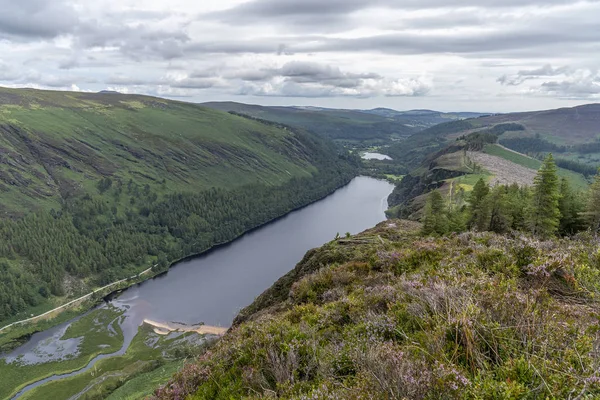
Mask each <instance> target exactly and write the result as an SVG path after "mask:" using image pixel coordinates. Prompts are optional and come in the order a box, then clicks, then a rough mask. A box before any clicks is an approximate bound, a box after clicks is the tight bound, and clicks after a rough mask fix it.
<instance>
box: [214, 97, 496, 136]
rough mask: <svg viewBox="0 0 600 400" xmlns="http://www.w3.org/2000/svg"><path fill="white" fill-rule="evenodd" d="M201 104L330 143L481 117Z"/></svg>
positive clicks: (407, 132) (401, 133)
mask: <svg viewBox="0 0 600 400" xmlns="http://www.w3.org/2000/svg"><path fill="white" fill-rule="evenodd" d="M203 105H204V106H206V107H210V108H214V109H218V110H222V111H233V112H237V113H243V114H248V115H251V116H254V117H258V118H263V119H266V120H270V121H276V122H279V123H283V124H288V125H292V126H300V127H303V128H305V129H308V130H311V131H313V132H315V133H317V134H319V135H322V136H324V137H327V138H330V139H333V140H338V141H360V142H365V141H373V142H377V141H389V140H390V139H404V138H406V137H407V136H410V135H412V134H415V133H418V132H420V131H422V130H424V129H427V128H430V127H432V126H435V125H437V124H440V123H444V122H448V121H455V120H461V119H465V118H476V117H479V116H481V115H485V114H480V113H468V112H467V113H443V112H439V111H431V110H412V111H396V110H392V109H388V108H375V109H373V110H350V109H335V108H325V107H312V106H292V107H266V106H259V105H250V104H242V103H233V102H222V103H219V102H216V103H204V104H203Z"/></svg>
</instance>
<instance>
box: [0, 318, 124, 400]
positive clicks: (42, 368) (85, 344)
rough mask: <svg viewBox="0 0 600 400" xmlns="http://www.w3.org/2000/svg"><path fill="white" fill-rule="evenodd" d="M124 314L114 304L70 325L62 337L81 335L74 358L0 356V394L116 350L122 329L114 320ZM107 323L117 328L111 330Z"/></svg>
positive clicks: (2, 394)
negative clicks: (36, 360) (37, 359)
mask: <svg viewBox="0 0 600 400" xmlns="http://www.w3.org/2000/svg"><path fill="white" fill-rule="evenodd" d="M122 314H123V311H122V310H118V309H115V308H107V309H98V310H94V311H92V312H90V313H89V314H87V315H85V316H84V317H82V318H81V319H79V320H78V321H77V322H75V323H74V324H73V325H72V326H70V327H69V328H68V329H67V331H66V332H65V335H64V336H63V337H62V338H61V339H63V340H66V339H69V338H77V337H83V340H82V342H81V345H80V347H79V349H78V353H77V355H76V356H75V357H74V358H69V359H66V360H63V361H53V362H47V363H39V364H24V363H20V362H19V361H16V362H13V363H10V364H7V363H6V361H5V360H0V376H2V379H1V380H0V398H6V397H10V396H11V395H14V394H15V393H16V392H18V391H19V390H20V389H22V388H23V387H25V386H27V385H29V384H31V383H34V382H37V381H39V380H42V379H44V378H47V377H49V376H52V375H56V374H66V373H70V372H73V371H76V370H78V369H81V368H83V367H85V366H86V365H87V364H88V363H89V362H90V361H91V360H92V359H93V358H94V357H96V356H98V355H100V354H110V353H114V352H116V351H117V350H119V349H120V348H121V346H122V344H123V333H122V331H121V328H120V327H119V326H118V324H116V323H114V321H115V320H117V319H118V318H120V316H121V315H122ZM108 325H111V326H112V328H113V329H114V330H115V331H116V332H117V334H116V335H114V334H113V333H111V331H110V330H109V329H108Z"/></svg>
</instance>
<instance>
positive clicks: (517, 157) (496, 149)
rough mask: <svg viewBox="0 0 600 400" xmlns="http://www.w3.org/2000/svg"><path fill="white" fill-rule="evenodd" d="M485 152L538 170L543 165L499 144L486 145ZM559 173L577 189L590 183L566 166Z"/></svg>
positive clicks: (583, 187)
mask: <svg viewBox="0 0 600 400" xmlns="http://www.w3.org/2000/svg"><path fill="white" fill-rule="evenodd" d="M484 152H485V153H487V154H491V155H493V156H498V157H501V158H504V159H505V160H508V161H511V162H514V163H515V164H518V165H522V166H524V167H527V168H530V169H535V170H538V169H539V168H540V167H541V166H542V161H540V160H536V159H534V158H531V157H527V156H525V155H523V154H519V153H516V152H514V151H510V150H506V149H503V148H502V147H500V146H497V145H488V146H485V148H484ZM558 175H559V176H560V177H561V178H566V179H568V181H569V183H571V185H573V187H574V188H575V189H577V190H581V189H585V188H587V186H588V185H589V182H588V181H587V180H586V179H585V178H584V177H583V176H582V175H581V174H579V173H577V172H574V171H569V170H566V169H564V168H559V169H558Z"/></svg>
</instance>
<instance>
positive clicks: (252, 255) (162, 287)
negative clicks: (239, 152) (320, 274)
mask: <svg viewBox="0 0 600 400" xmlns="http://www.w3.org/2000/svg"><path fill="white" fill-rule="evenodd" d="M392 189H393V186H392V185H391V184H389V183H387V182H385V181H380V180H376V179H372V178H366V177H359V178H356V179H354V180H353V181H352V182H351V183H350V184H349V185H348V186H346V187H344V188H342V189H339V190H338V191H336V192H335V193H334V194H332V195H331V196H329V197H327V198H325V199H323V200H321V201H319V202H317V203H314V204H312V205H310V206H308V207H305V208H303V209H301V210H298V211H295V212H293V213H291V214H288V215H287V216H286V217H284V218H282V219H279V220H277V221H275V222H274V223H271V224H269V225H266V226H264V227H263V228H260V229H258V230H255V231H253V232H251V233H249V234H247V235H245V236H243V237H241V238H240V239H238V240H236V241H234V242H232V243H231V244H229V245H227V246H224V247H221V248H219V249H218V250H216V251H213V252H210V253H208V254H207V255H205V256H200V257H197V258H194V259H192V260H190V261H185V262H182V263H180V264H178V265H176V266H175V268H173V269H171V270H170V271H169V273H168V274H167V275H165V276H163V277H159V278H156V279H154V280H151V281H148V282H145V283H143V284H141V285H139V286H137V287H133V288H131V289H129V290H127V291H126V292H125V293H123V295H121V296H120V297H119V300H120V301H121V302H123V303H130V304H131V305H136V306H138V307H141V308H143V309H144V314H145V316H144V318H148V319H151V320H154V321H177V322H184V323H187V324H195V323H198V322H204V323H205V324H206V325H213V326H229V324H230V323H231V322H232V321H233V319H234V317H235V316H236V314H237V313H238V312H239V311H240V310H241V309H242V308H243V307H245V306H247V305H249V304H250V303H251V302H252V301H253V300H254V299H255V298H256V296H258V295H259V294H261V293H262V292H263V291H264V290H265V289H267V288H268V287H270V286H271V285H272V284H273V283H274V282H275V281H276V280H277V279H279V278H280V277H281V276H283V275H285V274H286V273H287V272H288V271H290V270H291V269H293V268H294V266H295V265H296V263H297V262H299V261H300V260H301V259H302V257H303V256H304V254H305V253H306V251H308V250H310V249H311V248H314V247H318V246H321V245H322V244H324V243H326V242H328V241H330V240H333V239H334V238H335V236H336V234H337V233H339V234H340V235H343V234H345V233H346V232H350V233H358V232H361V231H363V230H365V229H367V228H370V227H373V226H374V225H376V224H377V223H379V222H381V221H383V220H384V219H385V213H384V212H385V210H386V209H387V197H388V196H389V195H390V193H391V191H392Z"/></svg>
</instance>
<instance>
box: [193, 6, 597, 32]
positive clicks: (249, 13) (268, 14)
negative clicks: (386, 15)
mask: <svg viewBox="0 0 600 400" xmlns="http://www.w3.org/2000/svg"><path fill="white" fill-rule="evenodd" d="M596 1H597V0H591V2H596ZM569 3H572V0H455V1H453V2H452V3H448V2H447V1H446V0H328V1H323V0H286V1H281V0H253V1H249V2H245V3H242V4H240V5H238V6H235V7H233V8H230V9H228V10H224V11H218V12H213V13H209V14H205V15H204V17H205V18H209V19H217V20H219V21H222V22H225V23H231V24H240V23H247V24H254V23H256V21H257V20H262V21H264V20H270V21H273V22H276V23H277V22H278V23H281V24H285V25H288V26H289V25H292V26H293V25H309V26H313V25H315V24H318V23H323V22H325V21H327V22H328V23H330V24H331V23H336V22H340V21H343V20H344V19H345V18H346V17H347V16H348V15H349V14H352V13H354V12H357V11H361V10H365V9H372V8H390V9H398V10H415V9H436V8H442V9H446V8H459V7H477V8H509V7H516V6H517V7H522V6H528V5H539V6H548V5H556V4H569Z"/></svg>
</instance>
